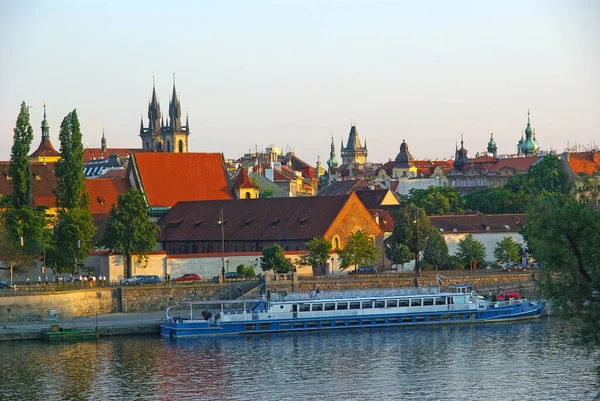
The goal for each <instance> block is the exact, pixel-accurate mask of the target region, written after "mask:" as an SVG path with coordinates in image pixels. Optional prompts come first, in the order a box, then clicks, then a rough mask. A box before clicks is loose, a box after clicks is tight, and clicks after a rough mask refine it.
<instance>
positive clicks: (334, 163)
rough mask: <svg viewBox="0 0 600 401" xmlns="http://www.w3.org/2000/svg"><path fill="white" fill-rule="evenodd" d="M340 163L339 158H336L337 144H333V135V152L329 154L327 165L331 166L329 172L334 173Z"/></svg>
mask: <svg viewBox="0 0 600 401" xmlns="http://www.w3.org/2000/svg"><path fill="white" fill-rule="evenodd" d="M339 164H340V162H339V161H338V159H337V157H335V144H334V142H333V134H332V135H331V151H330V152H329V160H327V165H328V166H329V171H330V172H331V171H333V170H335V169H337V168H338V167H339Z"/></svg>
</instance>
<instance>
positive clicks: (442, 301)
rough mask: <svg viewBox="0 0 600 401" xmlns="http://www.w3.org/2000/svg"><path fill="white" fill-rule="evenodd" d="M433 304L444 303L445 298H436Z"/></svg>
mask: <svg viewBox="0 0 600 401" xmlns="http://www.w3.org/2000/svg"><path fill="white" fill-rule="evenodd" d="M435 304H436V305H446V299H445V298H436V299H435Z"/></svg>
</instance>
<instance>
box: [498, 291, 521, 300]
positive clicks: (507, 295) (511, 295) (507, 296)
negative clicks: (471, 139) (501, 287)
mask: <svg viewBox="0 0 600 401" xmlns="http://www.w3.org/2000/svg"><path fill="white" fill-rule="evenodd" d="M496 299H497V300H498V301H509V300H511V299H521V294H519V293H518V292H516V291H502V292H501V293H500V294H498V295H496Z"/></svg>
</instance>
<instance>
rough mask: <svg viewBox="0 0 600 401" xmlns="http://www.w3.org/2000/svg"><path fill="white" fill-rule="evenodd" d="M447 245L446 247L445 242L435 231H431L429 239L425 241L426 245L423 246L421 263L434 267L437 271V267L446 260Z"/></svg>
mask: <svg viewBox="0 0 600 401" xmlns="http://www.w3.org/2000/svg"><path fill="white" fill-rule="evenodd" d="M448 256H450V255H449V254H448V245H446V241H445V240H444V238H443V237H442V235H441V234H440V233H439V231H437V230H433V231H432V232H431V235H430V236H429V239H428V240H427V245H425V249H424V250H423V261H424V262H426V263H428V264H430V265H432V266H435V269H436V270H437V269H438V267H439V266H442V265H444V264H445V263H446V261H447V260H448Z"/></svg>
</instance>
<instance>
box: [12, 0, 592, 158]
mask: <svg viewBox="0 0 600 401" xmlns="http://www.w3.org/2000/svg"><path fill="white" fill-rule="evenodd" d="M599 38H600V2H599V1H597V0H583V1H579V0H565V1H558V0H557V1H511V0H508V1H507V0H501V1H494V0H490V1H478V0H474V1H445V0H440V1H425V0H414V1H380V2H370V1H341V0H340V1H275V2H265V1H218V2H207V1H190V2H183V1H174V2H166V1H165V2H152V1H125V2H120V1H78V2H67V1H4V2H2V4H1V5H0V49H1V53H0V54H1V55H2V56H1V57H2V61H1V62H0V80H1V81H0V84H1V85H0V160H8V159H9V157H10V147H11V145H12V135H13V128H14V125H15V121H16V118H17V115H18V112H19V105H20V103H21V101H23V100H25V101H26V102H27V104H28V105H30V106H31V107H32V108H31V115H32V126H33V128H34V134H35V137H34V141H33V144H32V150H35V149H36V148H37V145H38V143H39V140H40V136H41V131H40V122H41V120H42V114H43V103H44V101H46V103H47V108H48V109H47V110H48V120H49V122H50V135H51V139H52V142H53V144H54V145H55V147H56V148H57V149H58V147H59V142H58V130H59V126H60V123H61V121H62V119H63V118H64V116H65V115H66V114H67V113H68V112H69V111H71V110H72V109H73V108H77V111H78V114H79V118H80V122H81V126H82V131H83V138H84V146H85V145H88V146H90V147H99V146H100V138H101V136H102V128H103V127H104V130H105V133H106V138H107V142H108V146H109V147H133V148H135V147H141V140H140V138H139V137H138V134H139V125H140V114H141V113H143V115H144V124H145V125H147V121H148V120H147V110H148V100H149V97H150V95H151V93H152V75H153V74H154V75H155V77H156V89H157V94H158V96H159V97H160V103H161V109H162V111H163V114H165V112H166V111H167V110H168V101H169V95H170V94H171V91H172V80H173V71H175V73H176V76H175V78H176V84H177V92H178V94H179V96H180V100H181V106H182V109H183V111H184V113H185V112H186V111H188V112H189V119H190V128H191V132H192V133H191V135H190V137H189V144H190V151H194V152H223V153H224V154H225V157H226V158H235V157H239V156H241V155H242V154H243V153H244V152H247V151H248V150H249V149H250V148H252V149H254V147H255V146H258V148H259V149H260V148H264V147H265V146H267V145H271V144H273V145H275V146H279V147H284V148H285V147H286V146H288V147H290V148H293V149H294V150H295V152H296V155H297V156H299V157H300V158H302V159H303V160H305V161H306V162H308V163H310V164H313V165H314V164H315V163H316V160H317V156H320V158H321V161H323V162H325V161H326V160H327V159H328V157H329V149H330V143H331V135H332V133H333V137H334V139H335V145H336V152H337V155H338V158H339V152H340V149H339V146H340V141H341V139H342V138H343V139H344V143H345V142H346V140H347V137H348V132H349V129H350V122H351V120H355V121H356V124H357V127H358V130H359V134H360V137H361V140H362V141H363V143H364V140H365V139H366V140H367V142H368V150H369V156H368V159H369V161H374V162H385V161H387V160H388V159H390V158H391V159H393V158H395V157H396V154H397V153H398V151H399V147H400V144H401V143H402V140H403V139H406V141H407V143H408V145H409V149H410V151H411V153H412V154H413V156H414V157H415V158H417V159H421V158H443V157H450V156H452V155H453V153H454V148H455V143H456V141H457V140H460V135H461V133H462V134H463V135H464V140H465V148H467V149H468V150H469V156H473V155H474V154H475V152H477V151H481V150H484V148H485V146H486V144H487V142H488V139H489V132H490V129H493V131H494V136H495V139H496V142H497V144H498V148H499V149H498V150H499V152H500V153H510V152H514V150H515V148H516V143H517V141H518V140H519V138H520V136H521V131H522V130H524V128H525V126H526V122H527V109H531V121H532V126H533V127H534V128H535V129H536V133H537V139H538V141H539V142H540V144H541V147H542V149H554V150H559V151H562V150H563V149H564V148H565V146H566V145H567V141H570V143H571V144H573V143H579V144H584V145H589V144H591V143H593V142H594V141H595V142H596V144H598V145H600V135H598V133H597V132H598V129H599V125H600V124H599V123H600V75H599V72H600V43H599V40H600V39H599ZM165 115H166V114H165Z"/></svg>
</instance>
